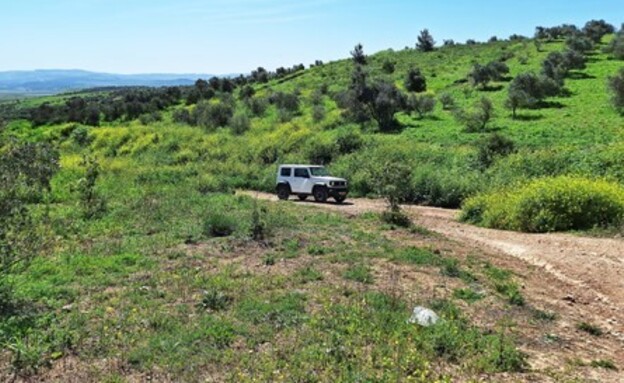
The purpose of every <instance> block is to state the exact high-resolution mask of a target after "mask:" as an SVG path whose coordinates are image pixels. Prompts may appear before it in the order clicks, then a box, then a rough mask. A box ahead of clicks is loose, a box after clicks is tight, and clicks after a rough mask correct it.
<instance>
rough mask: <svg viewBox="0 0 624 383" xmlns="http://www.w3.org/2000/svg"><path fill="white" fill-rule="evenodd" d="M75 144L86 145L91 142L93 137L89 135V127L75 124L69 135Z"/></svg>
mask: <svg viewBox="0 0 624 383" xmlns="http://www.w3.org/2000/svg"><path fill="white" fill-rule="evenodd" d="M69 137H70V138H71V139H72V140H73V141H74V142H75V143H76V144H78V145H80V146H83V147H84V146H88V145H90V144H91V142H93V137H91V136H89V129H88V128H87V127H85V126H77V127H76V128H75V129H74V130H72V132H71V134H70V136H69Z"/></svg>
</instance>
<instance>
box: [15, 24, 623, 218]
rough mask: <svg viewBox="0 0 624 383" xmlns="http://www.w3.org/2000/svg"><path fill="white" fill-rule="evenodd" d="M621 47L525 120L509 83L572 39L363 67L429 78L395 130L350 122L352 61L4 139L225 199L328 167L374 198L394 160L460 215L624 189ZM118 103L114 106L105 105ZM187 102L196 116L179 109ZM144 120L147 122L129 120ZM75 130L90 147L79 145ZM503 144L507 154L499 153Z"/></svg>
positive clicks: (401, 84) (399, 79) (415, 188)
mask: <svg viewBox="0 0 624 383" xmlns="http://www.w3.org/2000/svg"><path fill="white" fill-rule="evenodd" d="M614 38H615V37H614V35H607V36H605V37H604V38H603V39H602V43H601V44H597V45H595V46H594V47H593V48H591V49H590V50H589V51H587V52H585V53H584V54H585V55H586V64H585V68H584V69H572V70H569V71H566V73H567V74H566V75H565V78H564V77H561V76H562V75H561V74H559V75H554V77H556V78H557V81H560V82H561V83H563V87H562V88H561V90H560V91H557V92H556V95H555V96H553V97H547V98H546V99H544V100H543V101H539V100H538V102H537V103H535V104H534V105H531V106H530V107H529V108H528V109H527V108H519V109H518V110H517V111H514V113H515V114H516V116H515V118H514V117H513V116H512V110H510V109H509V108H508V107H507V106H508V104H509V101H508V99H509V98H510V92H509V86H510V82H512V80H513V79H514V78H516V77H518V75H520V74H523V73H535V74H538V73H540V72H541V71H542V70H543V62H544V60H546V59H547V57H549V55H551V54H552V53H553V52H563V51H564V50H565V49H567V48H566V43H565V42H564V41H563V40H562V39H560V40H557V39H550V40H528V39H515V40H511V41H493V42H490V43H484V44H476V43H475V44H471V45H453V46H444V47H442V48H439V49H437V50H435V51H433V52H421V51H418V50H413V49H410V50H403V51H398V52H394V51H384V52H380V53H377V54H375V55H372V56H370V57H367V58H366V61H367V64H366V65H363V66H361V67H362V68H363V72H364V73H367V76H368V81H369V83H373V82H374V80H373V79H375V78H378V79H383V80H385V81H386V82H387V83H389V84H391V85H395V86H396V87H397V88H398V89H399V90H400V92H403V93H407V92H406V90H405V86H406V81H405V79H406V76H407V74H408V72H409V71H410V70H411V69H414V68H419V69H420V72H421V73H422V75H423V76H424V77H425V79H426V80H425V81H426V89H427V90H426V91H425V92H421V93H413V94H412V95H411V96H410V97H408V98H407V99H406V100H404V101H405V103H406V104H407V105H405V106H402V107H398V108H397V113H396V114H394V120H395V121H396V122H393V125H392V126H390V127H383V126H381V127H380V126H379V124H378V123H377V122H376V121H375V120H369V118H370V117H368V118H367V117H366V116H362V115H360V116H358V115H354V112H353V111H352V109H354V108H352V107H350V106H349V92H348V90H349V89H350V88H353V87H354V86H353V85H352V82H353V79H352V78H353V76H352V75H353V73H354V71H355V70H354V63H353V60H344V61H339V62H334V63H329V64H320V63H319V65H317V66H314V67H312V68H310V69H307V70H301V68H294V69H293V70H288V71H287V72H284V73H285V74H283V75H281V76H277V75H273V77H275V78H274V79H271V80H267V81H268V82H265V83H263V82H262V81H265V80H266V79H267V78H271V77H270V76H269V77H262V76H260V75H258V73H257V71H256V72H254V74H253V76H256V77H259V78H260V79H259V80H256V81H255V82H253V83H252V85H239V86H238V87H236V88H235V87H234V84H233V83H232V82H231V81H229V80H223V81H224V82H227V83H228V84H225V85H226V86H224V84H223V83H221V84H219V82H218V81H217V82H216V85H213V84H212V81H211V83H210V84H209V83H207V82H205V84H200V83H199V82H198V84H197V86H196V87H195V89H193V88H191V89H190V90H189V89H185V90H184V91H183V92H181V93H180V92H179V91H178V93H175V92H169V91H167V92H166V97H164V96H163V97H160V96H159V98H156V99H154V98H153V97H152V98H149V97H148V98H146V101H145V102H147V104H145V103H144V104H141V103H138V102H135V101H133V104H130V105H131V106H133V108H132V109H129V108H126V109H123V108H122V107H120V109H119V110H118V111H112V112H110V111H109V110H107V109H105V108H104V107H103V108H104V109H101V112H103V113H105V115H104V118H103V120H102V119H100V118H97V114H95V116H93V115H91V117H89V108H88V106H87V109H86V112H85V113H86V117H84V118H85V120H90V119H91V120H92V119H93V118H94V117H95V119H96V121H95V122H94V123H92V125H100V126H99V127H97V128H91V127H83V126H79V125H77V124H60V125H53V126H48V125H44V126H42V127H38V128H35V129H33V128H32V127H31V125H30V124H29V123H28V122H25V121H24V122H19V121H18V122H14V123H11V124H10V125H9V126H8V127H7V128H6V129H5V130H6V133H8V134H9V135H16V136H19V137H22V138H31V139H39V138H42V137H44V138H46V139H53V140H60V141H63V142H64V143H63V145H64V146H65V147H66V148H67V153H68V155H78V156H79V155H80V153H82V152H83V151H84V150H89V151H91V152H92V153H93V154H94V155H95V156H97V157H99V158H101V159H102V161H103V164H104V166H106V163H108V162H110V163H114V164H116V166H121V167H125V168H127V169H130V171H131V172H133V173H134V174H135V176H140V175H141V174H143V173H161V174H143V176H145V177H167V176H171V177H174V178H175V177H176V175H175V174H178V175H179V176H180V177H188V176H189V175H196V176H197V177H198V178H203V179H204V181H205V182H209V183H213V184H218V185H221V186H223V187H230V188H251V189H259V190H265V191H271V190H272V189H273V174H274V172H275V164H276V163H278V162H314V163H326V164H329V166H330V168H331V170H332V171H333V172H334V173H336V174H337V175H339V176H343V177H346V178H348V179H349V180H350V186H351V189H352V191H353V193H354V195H372V194H374V193H375V191H376V190H378V188H377V186H376V185H374V179H375V177H374V174H375V172H379V171H381V168H383V166H384V163H386V162H388V161H400V162H403V163H406V164H408V165H409V166H410V167H411V168H412V174H411V179H409V180H408V182H409V184H410V189H409V193H408V195H406V200H407V202H416V203H423V204H429V205H434V206H441V207H458V206H460V204H461V202H462V201H463V200H464V199H465V198H466V197H467V196H470V195H473V194H475V193H478V192H482V191H488V190H492V189H496V188H501V187H506V186H509V185H513V184H515V183H517V182H524V181H526V180H527V179H531V178H537V177H545V176H558V175H566V174H567V175H570V174H573V175H577V176H588V177H591V178H594V177H605V178H607V179H610V180H612V181H615V182H623V181H624V160H623V159H622V156H621V153H622V149H623V147H624V146H623V145H624V143H623V139H622V137H623V134H624V133H623V129H622V127H623V125H622V124H623V120H622V117H621V115H620V114H619V112H618V110H617V108H616V107H614V106H613V104H612V102H611V98H612V94H611V92H610V91H609V89H608V79H609V78H610V77H612V76H615V75H616V74H617V72H618V70H619V69H621V68H622V66H623V64H622V62H621V61H618V60H614V59H613V58H612V54H611V53H602V51H603V50H604V49H605V47H608V46H609V44H610V41H613V39H614ZM493 62H497V63H501V64H504V65H505V66H506V67H507V68H508V73H503V74H501V75H499V76H494V77H493V79H492V81H488V79H487V78H486V83H485V84H484V83H483V82H482V79H480V78H479V77H474V76H475V75H473V77H472V79H471V77H470V76H469V74H471V73H473V72H474V71H476V69H475V64H479V65H481V66H486V65H487V64H488V63H493ZM260 69H262V68H260ZM389 72H392V73H389ZM278 73H281V72H279V71H278ZM264 75H265V76H268V75H267V73H264ZM253 76H252V77H251V78H250V79H253V78H254V77H253ZM476 81H480V82H479V83H477V82H476ZM219 89H222V90H224V91H221V90H219ZM143 96H144V95H143ZM382 96H385V95H382ZM95 97H96V98H97V96H95ZM483 97H486V98H487V99H488V100H490V101H491V107H492V111H491V112H492V113H491V118H490V119H489V120H488V121H487V122H486V123H485V124H484V126H483V127H481V128H479V127H478V128H477V129H476V131H474V129H472V130H471V129H469V126H468V125H470V122H466V120H465V119H466V117H470V116H475V115H477V116H476V117H478V114H479V110H480V109H479V108H480V106H479V105H478V104H479V103H480V102H481V101H482V98H483ZM121 98H122V97H119V96H117V97H115V96H114V94H113V96H109V98H108V100H109V101H110V102H108V103H107V105H106V107H108V108H111V106H110V105H115V102H116V101H118V100H119V99H121ZM126 98H127V96H126ZM135 98H139V99H140V97H135ZM144 98H145V97H144ZM202 98H204V99H202ZM410 98H411V99H410ZM414 99H420V100H416V101H414ZM422 99H425V101H424V104H425V106H424V108H425V109H424V111H423V110H422V107H423V106H422V105H423V101H422ZM111 100H112V101H111ZM163 100H165V101H163ZM177 100H180V101H184V100H186V104H189V103H190V104H191V105H190V106H187V105H183V106H176V103H177V102H179V101H177ZM436 100H443V101H444V105H442V102H436V103H435V105H433V108H432V110H430V111H429V108H431V106H430V107H429V108H428V107H427V106H426V104H427V103H429V104H430V105H431V102H432V101H433V102H435V101H436ZM419 101H420V102H419ZM194 102H197V103H198V104H197V105H195V104H194ZM393 102H394V101H393ZM414 103H416V106H414ZM45 105H48V104H45ZM154 105H157V107H154ZM475 105H476V106H475ZM40 108H41V107H40ZM474 108H477V109H476V110H475V111H473V112H471V110H472V109H474ZM418 109H421V111H420V112H419V111H418ZM159 110H160V111H159ZM35 111H36V109H35ZM96 111H97V109H96ZM142 112H144V114H141V113H142ZM92 113H93V110H91V114H92ZM110 113H112V117H111V118H109V115H110ZM33 114H34V115H35V116H36V115H37V114H36V113H33ZM355 114H357V110H356V112H355ZM139 117H140V121H141V122H139V121H132V120H133V119H134V118H139ZM390 117H392V113H390ZM111 119H112V121H110V122H106V121H107V120H111ZM358 121H359V122H358ZM42 122H45V119H43V120H42ZM189 123H190V125H189ZM192 125H197V126H192ZM380 130H381V132H380ZM74 131H75V132H76V133H75V134H76V135H85V137H86V138H85V140H83V141H82V142H81V143H78V144H77V143H76V140H69V139H68V138H70V137H72V136H73V134H74ZM492 136H493V137H492ZM501 138H502V139H503V140H506V142H508V144H507V145H508V146H507V149H505V147H503V148H502V150H501V147H500V145H498V146H497V140H498V141H500V139H501ZM72 153H74V154H72ZM124 164H125V165H124ZM131 164H132V165H131Z"/></svg>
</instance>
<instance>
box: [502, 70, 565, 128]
mask: <svg viewBox="0 0 624 383" xmlns="http://www.w3.org/2000/svg"><path fill="white" fill-rule="evenodd" d="M560 90H561V88H560V85H559V84H557V82H556V81H555V80H553V79H551V78H549V77H547V76H538V75H536V74H534V73H522V74H520V75H518V76H516V78H514V79H513V81H512V82H511V84H510V85H509V94H508V98H507V101H506V106H507V107H508V108H509V109H511V111H512V113H513V116H514V118H515V117H516V110H517V109H519V108H535V107H537V106H539V105H540V103H541V102H542V101H543V100H544V99H545V98H547V97H554V96H556V95H558V94H559V92H560Z"/></svg>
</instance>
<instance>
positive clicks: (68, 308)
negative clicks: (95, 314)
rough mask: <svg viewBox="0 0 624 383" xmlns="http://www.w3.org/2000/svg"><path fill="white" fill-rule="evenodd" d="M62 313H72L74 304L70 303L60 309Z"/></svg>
mask: <svg viewBox="0 0 624 383" xmlns="http://www.w3.org/2000/svg"><path fill="white" fill-rule="evenodd" d="M61 309H62V310H63V311H72V310H73V309H74V304H73V303H70V304H68V305H65V306H63V307H62V308H61Z"/></svg>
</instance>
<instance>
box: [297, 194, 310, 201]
mask: <svg viewBox="0 0 624 383" xmlns="http://www.w3.org/2000/svg"><path fill="white" fill-rule="evenodd" d="M297 197H299V201H305V200H307V199H308V195H307V194H299V195H298V196H297Z"/></svg>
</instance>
